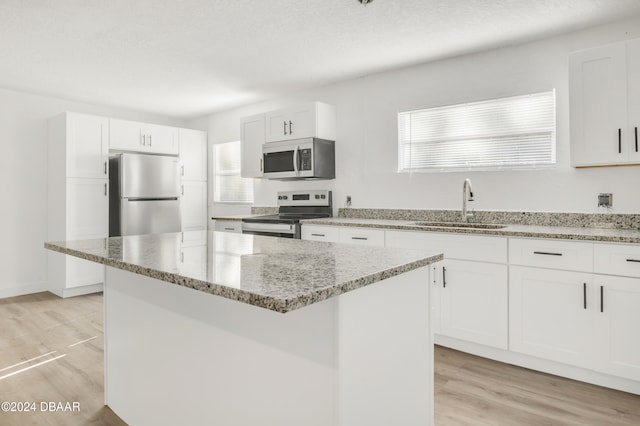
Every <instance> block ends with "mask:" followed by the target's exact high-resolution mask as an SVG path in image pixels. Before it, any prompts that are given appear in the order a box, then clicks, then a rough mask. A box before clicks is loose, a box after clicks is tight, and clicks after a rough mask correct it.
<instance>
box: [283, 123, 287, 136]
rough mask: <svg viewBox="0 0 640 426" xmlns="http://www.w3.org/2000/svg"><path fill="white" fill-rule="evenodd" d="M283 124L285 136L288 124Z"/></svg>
mask: <svg viewBox="0 0 640 426" xmlns="http://www.w3.org/2000/svg"><path fill="white" fill-rule="evenodd" d="M282 124H283V126H284V134H285V135H286V134H287V122H286V121H283V122H282Z"/></svg>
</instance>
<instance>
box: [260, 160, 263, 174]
mask: <svg viewBox="0 0 640 426" xmlns="http://www.w3.org/2000/svg"><path fill="white" fill-rule="evenodd" d="M260 171H263V170H262V158H261V159H260Z"/></svg>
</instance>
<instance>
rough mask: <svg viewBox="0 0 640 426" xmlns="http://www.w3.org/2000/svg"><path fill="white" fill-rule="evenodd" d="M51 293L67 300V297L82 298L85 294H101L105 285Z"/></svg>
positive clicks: (66, 289) (57, 290) (58, 290)
mask: <svg viewBox="0 0 640 426" xmlns="http://www.w3.org/2000/svg"><path fill="white" fill-rule="evenodd" d="M49 291H50V292H51V293H53V294H55V295H56V296H58V297H62V298H67V297H75V296H82V295H85V294H91V293H100V292H101V291H104V284H103V283H98V284H91V285H83V286H82V287H73V288H65V289H49Z"/></svg>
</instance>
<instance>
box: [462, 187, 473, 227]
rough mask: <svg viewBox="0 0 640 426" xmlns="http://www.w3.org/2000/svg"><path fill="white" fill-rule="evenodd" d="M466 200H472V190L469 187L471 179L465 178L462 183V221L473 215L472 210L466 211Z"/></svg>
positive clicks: (466, 220) (467, 220)
mask: <svg viewBox="0 0 640 426" xmlns="http://www.w3.org/2000/svg"><path fill="white" fill-rule="evenodd" d="M467 193H468V195H467ZM467 201H473V190H472V189H471V179H465V180H464V184H463V185H462V221H463V222H469V218H472V217H473V212H467Z"/></svg>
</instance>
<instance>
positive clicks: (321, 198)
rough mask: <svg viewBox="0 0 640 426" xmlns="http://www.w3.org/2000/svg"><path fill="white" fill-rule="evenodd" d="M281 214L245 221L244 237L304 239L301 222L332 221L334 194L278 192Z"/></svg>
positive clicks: (321, 192)
mask: <svg viewBox="0 0 640 426" xmlns="http://www.w3.org/2000/svg"><path fill="white" fill-rule="evenodd" d="M278 206H279V212H278V214H273V215H266V216H256V217H251V218H245V219H242V233H243V234H254V235H269V236H273V237H284V238H300V221H301V220H303V219H317V218H321V217H331V216H332V215H333V208H332V203H331V191H326V190H319V191H286V192H278Z"/></svg>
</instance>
